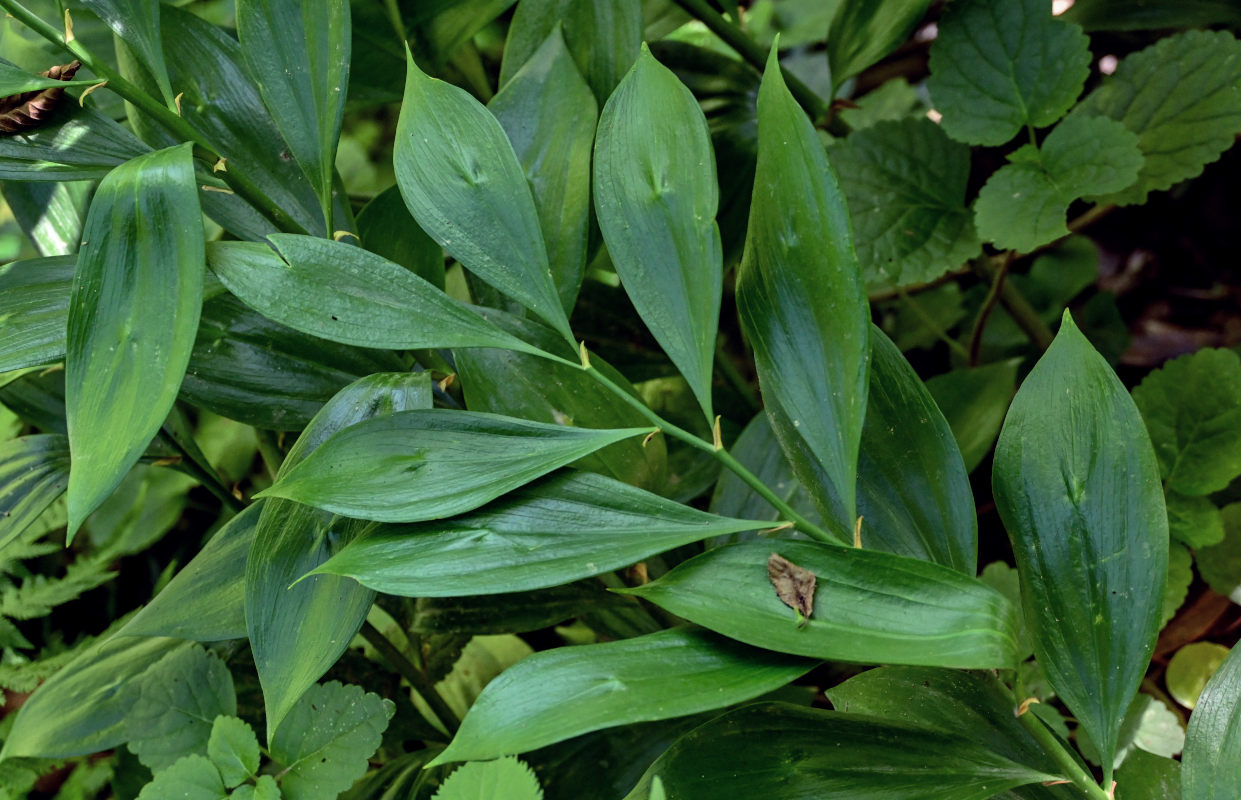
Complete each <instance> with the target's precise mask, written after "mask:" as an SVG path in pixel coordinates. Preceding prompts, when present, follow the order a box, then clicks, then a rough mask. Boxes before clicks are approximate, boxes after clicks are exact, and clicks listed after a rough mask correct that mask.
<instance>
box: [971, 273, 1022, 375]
mask: <svg viewBox="0 0 1241 800" xmlns="http://www.w3.org/2000/svg"><path fill="white" fill-rule="evenodd" d="M1014 255H1016V254H1015V253H1013V251H1012V250H1009V251H1008V252H1007V253H1005V254H1004V260H1003V261H1002V262H1001V263H1000V268H999V269H997V270H996V271H995V276H994V277H993V278H992V279H991V288H990V289H988V290H987V297H986V299H985V300H983V303H982V307H981V308H979V309H978V318H977V319H975V320H974V330H973V331H972V332H971V333H970V351H969V359H970V360H969V365H970V366H971V367H976V366H978V356H979V353H980V352H981V351H982V335H983V332H984V331H985V330H986V329H987V320H988V319H990V317H991V312H992V311H993V310H994V309H995V304H996V302H997V301H998V300H999V299H1000V291H1001V290H1002V289H1003V288H1004V281H1005V278H1007V277H1008V268H1009V267H1010V266H1012V263H1013V256H1014Z"/></svg>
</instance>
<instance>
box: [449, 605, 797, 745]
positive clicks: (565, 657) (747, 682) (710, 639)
mask: <svg viewBox="0 0 1241 800" xmlns="http://www.w3.org/2000/svg"><path fill="white" fill-rule="evenodd" d="M814 665H815V662H814V661H812V660H808V659H801V658H794V657H790V656H784V655H779V654H776V653H771V652H767V651H764V650H755V649H753V648H749V647H746V646H744V645H741V644H738V643H736V642H733V641H730V640H728V639H725V638H723V637H721V636H717V635H716V634H713V633H708V632H706V631H700V630H696V629H692V628H674V629H672V630H666V631H660V632H659V633H653V634H650V635H649V636H639V637H637V638H634V639H625V640H623V641H619V642H609V643H606V644H590V645H582V646H579V647H562V648H556V649H554V650H548V651H544V652H542V653H536V654H534V655H532V656H530V657H529V658H526V659H523V660H522V661H520V662H518V663H517V664H515V665H514V666H512V667H510V668H509V669H507V670H505V671H504V672H503V673H501V674H500V676H499V677H498V678H496V679H495V680H493V681H492V682H491V683H489V684H487V687H486V688H485V689H484V690H483V693H482V694H481V695H480V696H479V698H478V700H476V701H475V702H474V705H473V706H472V707H471V708H470V712H469V713H468V714H467V715H466V717H465V719H464V720H463V721H462V724H461V729H460V730H459V731H457V733H456V735H455V736H454V737H453V740H452V743H451V744H450V745H449V746H448V749H447V750H445V751H444V752H443V753H441V754H440V755H439V756H437V757H436V759H435V761H433V762H432V764H443V763H448V762H451V761H471V760H482V759H488V758H495V757H497V756H502V755H508V754H513V753H524V752H526V751H527V750H533V749H535V748H537V747H543V746H545V745H549V744H552V743H554V742H559V741H563V740H565V739H569V738H571V737H573V736H577V735H579V734H583V733H588V732H590V731H594V730H599V729H601V728H607V727H612V726H615V725H626V724H629V723H633V722H646V721H650V720H656V719H666V718H669V717H677V716H682V715H686V714H695V713H698V712H700V711H708V710H711V709H716V708H723V707H724V706H728V705H732V704H733V703H739V702H742V701H745V700H750V699H752V698H754V697H757V696H759V695H761V694H764V693H766V692H768V691H771V690H774V689H777V688H779V687H781V686H783V685H784V684H786V683H788V682H790V681H793V680H795V679H797V678H799V677H801V676H802V675H804V674H805V673H806V672H808V671H809V670H810V669H811V668H812V667H813V666H814Z"/></svg>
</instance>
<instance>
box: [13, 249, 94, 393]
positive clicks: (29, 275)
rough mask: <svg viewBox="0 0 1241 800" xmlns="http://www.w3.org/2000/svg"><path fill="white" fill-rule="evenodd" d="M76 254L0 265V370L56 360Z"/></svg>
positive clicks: (62, 351)
mask: <svg viewBox="0 0 1241 800" xmlns="http://www.w3.org/2000/svg"><path fill="white" fill-rule="evenodd" d="M76 266H77V257H76V256H51V257H50V258H32V259H29V260H27V261H14V262H13V263H11V264H7V265H5V266H3V267H0V372H8V371H9V370H14V369H21V368H22V367H36V366H39V365H41V364H50V363H52V362H53V361H59V360H60V359H61V358H63V357H64V355H65V321H66V320H67V319H68V317H69V292H70V287H71V286H72V285H73V270H74V268H75V267H76Z"/></svg>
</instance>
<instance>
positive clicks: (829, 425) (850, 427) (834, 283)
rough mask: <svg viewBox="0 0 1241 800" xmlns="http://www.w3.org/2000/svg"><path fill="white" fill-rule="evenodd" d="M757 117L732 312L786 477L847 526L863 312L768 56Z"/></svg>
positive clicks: (835, 223)
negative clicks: (787, 466)
mask: <svg viewBox="0 0 1241 800" xmlns="http://www.w3.org/2000/svg"><path fill="white" fill-rule="evenodd" d="M758 116H759V151H758V167H757V174H756V176H755V180H754V197H753V200H752V201H751V205H750V224H749V230H748V232H747V235H746V243H745V257H744V260H743V261H742V264H741V268H740V271H739V272H738V274H737V310H738V314H739V315H740V317H741V326H742V328H743V330H744V331H745V334H746V339H747V340H748V341H749V343H750V346H751V347H752V348H753V350H754V360H755V363H756V365H757V367H758V377H759V382H760V384H761V385H762V390H763V400H764V402H765V403H766V406H767V413H768V414H769V415H770V416H771V421H772V427H773V428H774V429H775V431H776V436H777V438H778V439H779V440H780V445H781V446H782V447H783V448H784V451H785V453H786V454H788V456H789V460H790V461H791V462H792V464H793V471H794V473H795V474H796V475H797V477H798V478H799V479H800V480H801V482H802V483H803V484H805V486H806V488H808V489H809V490H810V492H811V494H812V495H813V496H814V498H815V501H816V502H817V503H818V505H819V507H820V508H821V509H822V510H823V511H824V516H829V515H830V516H840V517H843V518H845V519H851V518H853V516H854V507H855V502H856V501H855V484H856V481H857V456H858V443H859V442H860V440H861V437H862V418H863V416H864V414H865V411H866V386H867V372H868V369H869V360H870V359H869V357H870V324H869V308H868V307H867V304H866V295H865V294H864V292H863V291H862V285H861V276H860V271H859V267H858V262H857V257H856V256H855V255H854V252H853V244H852V237H851V236H850V232H849V213H848V210H847V209H846V208H845V200H844V194H843V192H841V190H840V186H839V185H838V183H837V180H836V177H835V172H834V171H833V170H832V167H831V165H830V164H829V163H828V161H827V158H826V156H825V155H824V152H823V146H822V144H821V143H820V141H819V137H818V134H817V133H815V130H814V128H813V127H812V126H811V125H810V122H809V120H807V119H806V117H805V115H804V114H803V113H802V111H801V107H800V106H798V105H797V103H796V101H794V100H793V97H792V95H790V94H789V91H788V87H786V86H785V85H784V77H783V75H782V74H781V72H780V65H779V61H778V60H777V59H776V54H775V50H773V51H772V55H771V58H770V60H769V61H768V65H767V71H766V73H765V74H764V75H763V84H762V88H761V89H760V90H759V95H758ZM829 509H831V510H832V511H835V510H836V509H839V514H835V513H829Z"/></svg>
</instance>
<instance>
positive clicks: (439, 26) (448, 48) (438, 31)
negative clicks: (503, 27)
mask: <svg viewBox="0 0 1241 800" xmlns="http://www.w3.org/2000/svg"><path fill="white" fill-rule="evenodd" d="M513 3H514V0H432V2H422V3H418V4H416V5H407V6H406V7H404V8H402V11H403V12H404V13H405V15H406V23H405V24H406V27H407V28H409V34H410V40H411V41H410V47H411V48H413V51H414V55H415V56H416V57H417V58H418V60H419V61H420V62H423V61H425V62H426V63H427V67H428V69H429V70H430V71H432V72H439V71H440V70H441V69H442V68H443V66H444V64H445V63H446V62H448V61H449V60H450V59H451V58H452V56H453V55H454V54H455V53H456V51H457V49H458V48H459V47H461V46H462V45H464V44H466V43H467V42H469V41H470V40H471V39H473V38H474V35H475V34H476V33H478V32H479V31H480V30H482V29H483V28H485V27H487V25H488V24H489V23H490V22H491V21H492V20H494V19H495V18H496V17H498V16H500V15H501V14H503V13H504V12H505V10H507V9H508V7H509V6H511V5H513Z"/></svg>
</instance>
